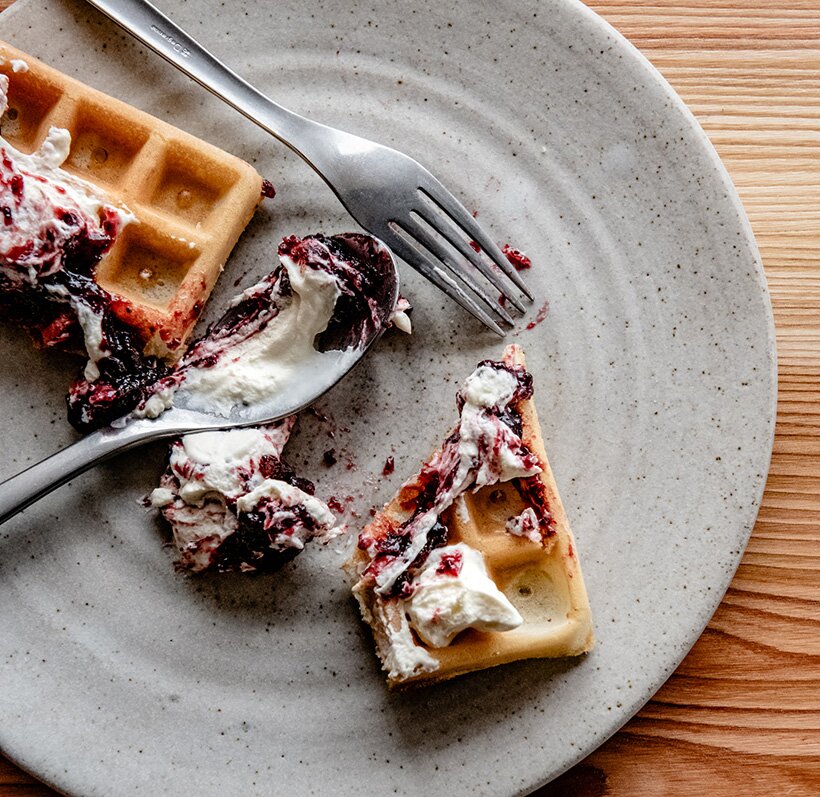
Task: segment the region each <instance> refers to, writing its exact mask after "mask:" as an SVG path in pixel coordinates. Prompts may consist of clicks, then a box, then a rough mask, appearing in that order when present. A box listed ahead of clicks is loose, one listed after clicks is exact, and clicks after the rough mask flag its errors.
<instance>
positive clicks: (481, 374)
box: [368, 364, 541, 595]
mask: <svg viewBox="0 0 820 797" xmlns="http://www.w3.org/2000/svg"><path fill="white" fill-rule="evenodd" d="M520 391H521V383H520V374H519V373H518V372H516V371H514V370H511V369H509V368H506V367H497V366H495V365H490V364H481V365H479V366H478V368H476V370H475V371H474V372H473V373H472V374H471V375H470V376H469V377H468V378H467V380H466V381H465V383H464V386H463V388H462V390H461V392H460V393H459V401H460V403H461V405H462V406H461V418H460V421H459V426H458V430H457V435H456V436H455V437H451V438H449V439H448V440H447V442H445V444H444V446H443V447H442V449H441V451H439V452H438V453H437V454H436V455H435V456H434V457H433V459H432V461H431V462H430V464H429V466H427V467H426V470H427V472H428V473H438V474H439V475H440V479H439V484H441V485H449V486H446V487H443V488H440V489H439V490H438V491H437V492H436V495H435V497H434V499H433V501H432V503H431V505H430V506H429V507H425V508H423V509H421V510H420V511H418V512H417V513H416V514H415V515H414V516H413V517H412V518H411V519H410V520H409V521H408V522H407V523H406V524H405V525H404V526H403V527H402V529H401V530H400V533H401V534H402V536H405V537H406V538H408V539H409V544H408V545H407V546H406V548H405V549H404V550H403V551H402V552H401V553H400V554H397V555H395V556H387V557H385V556H381V557H377V554H378V542H379V541H378V540H375V541H373V543H372V544H371V545H369V546H368V550H369V553H370V555H371V557H374V562H373V563H372V565H371V568H370V570H371V573H372V575H373V576H374V580H375V584H376V591H377V592H378V593H379V594H382V595H387V594H389V593H390V592H391V591H392V590H393V587H394V585H395V583H396V581H397V579H398V578H399V577H400V576H402V574H403V573H405V572H406V571H407V568H408V567H410V565H411V564H412V563H413V561H414V560H415V559H416V557H417V556H418V555H419V554H420V553H421V552H422V550H423V549H424V547H425V545H427V540H428V534H429V532H430V530H431V529H432V528H433V527H434V526H435V524H436V522H437V520H438V517H439V516H440V515H441V513H442V512H443V511H444V510H445V509H447V508H448V507H449V506H450V505H451V504H452V503H453V501H454V500H455V499H456V498H457V497H458V496H459V495H461V494H462V493H464V492H466V491H467V490H468V489H470V488H472V489H474V490H477V489H479V488H480V487H483V486H485V485H488V484H495V483H497V482H504V481H510V480H511V479H515V478H523V477H527V476H533V475H535V474H536V473H540V472H541V466H540V465H539V463H538V458H537V457H536V456H535V455H534V454H533V453H532V452H531V451H529V450H528V449H527V448H526V447H525V446H524V444H523V442H522V441H521V438H520V437H519V436H518V435H517V434H516V433H515V432H514V431H513V430H512V429H511V428H510V426H508V425H507V424H506V423H505V422H504V421H503V420H502V418H501V415H502V414H503V413H504V412H506V411H507V409H508V407H509V406H510V404H512V403H514V401H515V400H516V397H517V396H518V395H519V393H520Z"/></svg>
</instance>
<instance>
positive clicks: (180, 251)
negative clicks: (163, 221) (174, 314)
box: [97, 224, 200, 310]
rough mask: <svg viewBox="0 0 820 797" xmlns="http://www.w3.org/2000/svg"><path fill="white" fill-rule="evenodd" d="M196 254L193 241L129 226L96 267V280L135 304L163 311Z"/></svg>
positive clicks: (137, 226)
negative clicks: (109, 252)
mask: <svg viewBox="0 0 820 797" xmlns="http://www.w3.org/2000/svg"><path fill="white" fill-rule="evenodd" d="M199 255H200V249H199V246H198V245H197V244H196V243H195V242H193V241H188V240H186V239H185V238H183V237H181V236H175V235H171V234H168V233H164V232H159V231H157V230H155V229H152V228H150V227H148V226H147V225H140V224H135V225H129V226H128V227H126V228H125V231H124V232H123V234H122V237H121V238H120V240H119V241H118V243H117V246H116V248H115V249H114V251H113V252H111V254H110V255H109V256H108V257H107V258H106V259H105V260H104V261H103V262H102V263H101V264H100V266H99V267H98V269H97V281H98V282H99V283H100V285H102V286H103V287H104V288H106V290H110V291H112V292H114V293H117V294H119V295H120V296H124V297H125V298H126V299H130V300H131V301H133V302H135V303H136V304H140V305H143V306H148V307H154V308H157V309H160V310H165V309H167V308H168V307H169V305H170V304H171V302H172V301H173V299H174V298H175V297H176V295H177V293H178V291H179V287H180V285H181V284H182V282H183V280H184V279H185V276H186V275H187V274H188V271H189V270H190V268H191V266H192V265H193V264H194V262H195V261H196V259H197V258H198V257H199Z"/></svg>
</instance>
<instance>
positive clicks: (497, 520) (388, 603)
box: [347, 346, 594, 687]
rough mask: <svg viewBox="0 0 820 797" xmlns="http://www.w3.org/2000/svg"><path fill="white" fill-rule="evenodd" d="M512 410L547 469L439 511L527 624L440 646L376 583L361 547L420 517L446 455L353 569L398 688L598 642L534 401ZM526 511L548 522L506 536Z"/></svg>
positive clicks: (402, 498)
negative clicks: (430, 641) (523, 533)
mask: <svg viewBox="0 0 820 797" xmlns="http://www.w3.org/2000/svg"><path fill="white" fill-rule="evenodd" d="M504 363H505V364H507V365H520V366H524V364H525V361H524V356H523V353H522V351H521V350H520V348H519V347H517V346H510V347H508V348H507V349H506V350H505V355H504ZM511 409H512V410H513V411H514V412H516V413H517V414H518V416H519V417H520V421H521V442H523V444H524V446H525V447H526V449H528V451H529V452H530V453H531V454H532V455H534V456H535V457H536V458H537V463H538V465H539V466H540V469H541V470H540V473H538V474H537V475H534V476H529V477H527V478H526V479H524V478H522V479H513V480H511V481H504V482H497V483H494V484H488V485H486V486H482V487H480V488H479V489H478V490H476V491H472V490H471V489H467V490H466V491H464V492H463V493H462V494H461V495H459V496H458V497H456V498H455V500H454V502H453V503H452V505H451V506H449V507H448V508H447V509H445V510H444V511H443V512H442V513H441V515H440V516H439V522H440V523H441V524H442V525H443V526H444V527H445V528H446V532H447V537H446V545H448V546H449V545H454V544H456V543H466V544H467V545H468V546H469V547H470V548H472V549H475V550H477V551H479V552H480V553H481V554H482V555H483V558H484V563H485V565H486V569H487V573H488V575H489V576H490V578H491V579H492V581H493V582H495V585H496V586H497V588H498V589H499V590H500V591H501V592H502V593H503V595H504V596H506V598H507V599H508V600H509V602H510V603H511V604H512V605H513V606H514V607H515V609H517V610H518V613H519V614H520V616H521V618H522V620H523V622H521V624H520V625H518V627H516V628H513V629H511V630H505V631H478V630H475V629H474V628H468V629H467V630H464V631H462V632H461V633H459V634H458V635H457V636H455V638H454V639H453V640H452V642H450V644H449V645H446V646H444V647H432V646H430V645H428V644H425V643H423V642H422V640H421V637H420V636H419V634H418V633H417V632H416V629H414V628H412V626H411V621H410V619H409V616H408V612H407V611H406V609H407V604H406V603H405V602H404V600H403V598H402V597H401V596H395V595H393V596H390V595H387V596H385V595H381V594H379V592H378V591H377V589H376V588H375V587H374V584H373V581H372V578H368V566H369V565H371V563H372V561H373V557H372V550H373V549H372V548H368V547H367V546H366V545H362V542H361V541H362V540H368V541H371V542H372V541H373V540H379V539H385V538H386V535H390V534H395V533H396V530H397V529H400V528H401V527H402V524H405V523H406V522H407V521H408V518H411V517H412V516H413V513H414V512H415V511H416V510H417V509H418V501H419V500H420V498H419V497H420V496H421V495H423V494H424V491H425V489H428V483H427V482H426V480H425V479H424V478H423V474H424V472H425V468H429V466H430V463H435V462H436V461H437V457H441V453H442V449H440V450H439V451H438V452H436V454H434V456H433V457H432V458H431V459H430V460H428V463H427V464H426V465H425V468H422V471H421V473H420V474H419V475H418V476H416V477H414V478H413V479H411V480H410V481H408V482H406V483H405V484H404V485H403V486H402V488H401V490H400V491H399V493H398V494H397V495H396V496H395V497H394V498H393V499H392V500H391V501H390V502H389V503H388V504H387V505H386V506H385V507H384V509H383V510H382V511H381V512H380V513H378V514H377V515H376V517H375V518H374V520H373V522H372V523H371V524H370V525H369V526H368V527H367V528H366V529H365V530H364V532H363V534H362V535H361V537H360V547H359V549H358V550H357V551H356V553H355V554H354V556H353V557H352V559H351V560H350V561H349V562H348V564H347V569H348V570H349V571H352V572H353V573H355V575H356V577H357V578H358V580H357V583H356V584H355V586H354V588H353V592H354V595H355V596H356V598H357V600H358V602H359V606H360V609H361V612H362V616H363V618H364V620H365V621H366V622H367V623H368V624H369V625H370V627H371V629H372V631H373V636H374V639H375V643H376V649H377V653H378V655H379V657H380V659H381V660H382V664H383V666H384V669H385V670H387V672H388V684H389V686H391V687H405V686H412V685H417V684H424V683H432V682H436V681H443V680H446V679H448V678H452V677H454V676H456V675H460V674H463V673H467V672H470V671H473V670H480V669H485V668H487V667H493V666H496V665H499V664H504V663H507V662H511V661H515V660H518V659H527V658H542V657H561V656H576V655H579V654H581V653H585V652H587V651H589V650H590V649H591V648H592V646H593V644H594V635H593V628H592V617H591V612H590V607H589V601H588V599H587V593H586V589H585V587H584V581H583V576H582V574H581V568H580V564H579V562H578V555H577V551H576V548H575V541H574V539H573V536H572V532H571V531H570V527H569V522H568V520H567V516H566V512H565V511H564V507H563V504H562V503H561V498H560V496H559V494H558V489H557V486H556V484H555V479H554V478H553V475H552V471H551V469H550V466H549V461H548V459H547V455H546V451H545V450H544V443H543V440H542V437H541V429H540V425H539V423H538V416H537V413H536V409H535V404H534V403H533V400H532V399H531V398H528V399H525V400H521V401H519V402H517V404H515V405H512V406H511ZM450 440H452V436H451V437H450V438H448V442H449V441H450ZM445 445H447V443H445ZM537 505H540V506H537ZM528 507H534V508H535V509H538V510H539V512H540V514H541V516H542V517H544V518H545V520H546V523H544V524H541V525H540V526H538V530H537V531H536V532H535V533H531V534H530V538H528V537H525V536H519V535H516V534H513V533H511V532H510V531H509V530H508V523H509V522H510V521H511V519H512V518H516V517H519V516H521V514H522V512H524V511H525V510H527V509H528ZM411 646H412V647H411Z"/></svg>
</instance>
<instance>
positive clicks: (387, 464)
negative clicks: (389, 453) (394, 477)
mask: <svg viewBox="0 0 820 797" xmlns="http://www.w3.org/2000/svg"><path fill="white" fill-rule="evenodd" d="M394 470H396V461H395V460H394V459H393V457H388V458H387V459H386V460H385V461H384V467H383V468H382V474H383V475H384V476H389V475H390V474H391V473H393V471H394Z"/></svg>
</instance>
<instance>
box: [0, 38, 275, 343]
mask: <svg viewBox="0 0 820 797" xmlns="http://www.w3.org/2000/svg"><path fill="white" fill-rule="evenodd" d="M0 56H2V59H3V62H2V63H0V74H5V75H8V77H9V83H10V85H9V109H8V111H7V112H6V114H5V115H4V117H3V120H2V133H3V136H4V138H6V140H8V141H9V143H10V144H12V146H14V147H16V148H17V149H19V150H21V151H22V152H26V153H30V152H32V151H34V150H36V149H37V148H38V147H39V146H40V144H41V143H42V141H43V139H44V138H45V136H46V134H47V133H48V130H49V128H50V127H52V126H55V127H62V128H65V129H67V130H68V131H69V132H70V133H71V151H70V153H69V156H68V159H67V160H66V162H65V164H64V165H63V168H64V169H65V170H66V171H68V172H69V173H71V174H75V175H77V176H78V177H81V178H83V179H84V180H87V181H88V182H90V183H92V184H94V185H95V186H97V187H99V188H100V189H101V190H102V191H104V192H105V194H106V195H107V196H108V197H109V198H110V200H111V203H112V204H114V205H118V204H120V203H123V204H125V205H126V206H127V207H128V208H129V210H131V212H132V213H134V214H135V215H136V217H137V219H138V223H135V224H129V225H127V226H126V228H125V229H124V231H123V232H122V234H121V235H120V236H119V238H118V239H117V241H116V242H115V244H114V246H113V247H112V249H111V251H110V252H109V253H108V254H107V255H106V256H105V257H104V258H103V260H102V261H101V262H100V264H99V265H98V267H97V272H96V276H97V281H98V282H99V283H100V285H101V286H102V287H104V288H105V289H106V290H108V291H109V292H111V293H112V294H115V295H116V296H117V297H120V298H122V299H124V300H125V301H124V302H122V303H118V310H119V311H121V312H123V313H125V314H126V316H125V318H124V320H126V321H127V323H128V324H130V325H131V326H133V327H135V328H136V329H138V330H139V331H140V332H141V333H142V335H143V338H144V340H145V341H146V353H148V354H157V355H158V356H162V357H169V358H172V359H173V358H175V357H176V356H178V355H179V354H181V353H182V350H183V346H182V344H183V342H184V341H185V339H186V338H187V336H188V334H189V333H190V331H191V330H192V329H193V326H194V324H195V323H196V321H197V319H198V317H199V314H200V312H201V311H202V308H203V306H204V304H205V302H206V300H207V299H208V297H209V296H210V293H211V291H212V289H213V287H214V285H215V283H216V280H217V278H218V276H219V273H220V272H221V270H222V268H223V266H224V264H225V261H226V260H227V259H228V256H229V255H230V253H231V250H232V249H233V247H234V245H235V244H236V241H237V240H238V238H239V236H240V234H241V233H242V231H243V230H244V229H245V227H246V226H247V224H248V222H249V221H250V219H251V217H252V216H253V213H254V210H255V209H256V206H257V205H258V204H259V201H260V199H261V191H262V178H261V177H260V176H259V174H257V172H256V170H255V169H254V168H253V167H252V166H251V165H250V164H248V163H246V162H245V161H243V160H241V159H240V158H237V157H236V156H234V155H230V154H229V153H227V152H224V151H223V150H221V149H219V148H218V147H215V146H213V145H212V144H208V143H207V142H205V141H202V140H201V139H198V138H196V137H195V136H192V135H190V134H189V133H185V132H184V131H182V130H179V129H178V128H176V127H174V126H173V125H170V124H168V123H167V122H163V121H161V120H160V119H157V118H155V117H153V116H151V115H150V114H147V113H145V112H143V111H139V110H137V109H136V108H133V107H132V106H130V105H128V104H126V103H124V102H122V101H120V100H117V99H114V98H113V97H109V96H108V95H106V94H103V93H102V92H100V91H97V90H96V89H92V88H90V87H89V86H86V85H85V84H83V83H81V82H80V81H78V80H75V79H74V78H71V77H68V76H67V75H64V74H63V73H62V72H60V71H58V70H57V69H54V68H52V67H50V66H48V65H46V64H44V63H42V62H41V61H39V60H38V59H36V58H34V57H32V56H30V55H28V54H27V53H24V52H21V51H20V50H18V49H16V48H15V47H12V46H11V45H10V44H6V43H5V42H0ZM12 60H22V61H24V62H25V63H26V65H27V66H28V70H27V71H14V69H13V67H12V64H11V61H12Z"/></svg>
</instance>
